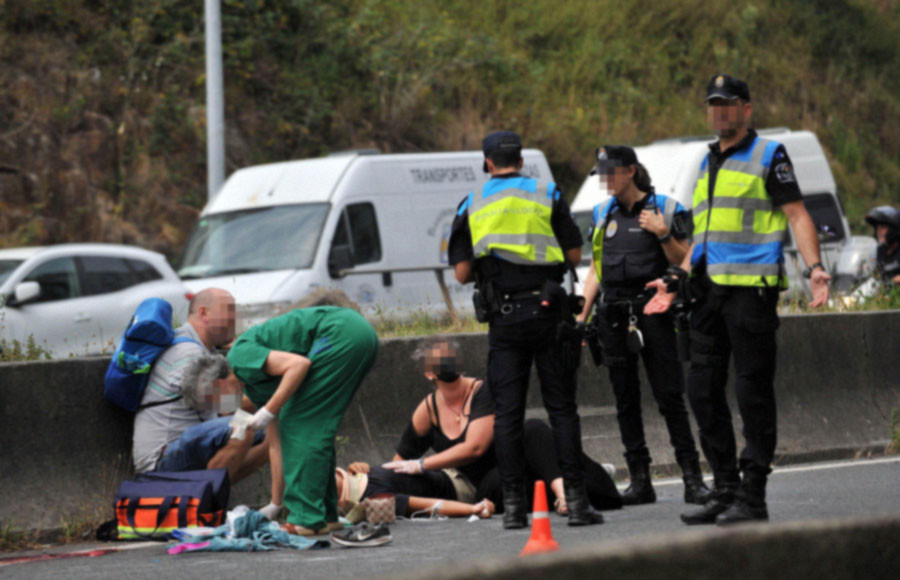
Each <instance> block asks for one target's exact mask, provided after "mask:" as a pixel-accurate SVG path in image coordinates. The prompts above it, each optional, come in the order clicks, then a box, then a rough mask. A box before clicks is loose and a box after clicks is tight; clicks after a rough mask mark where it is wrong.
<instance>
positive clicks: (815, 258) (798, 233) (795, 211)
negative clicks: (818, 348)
mask: <svg viewBox="0 0 900 580" xmlns="http://www.w3.org/2000/svg"><path fill="white" fill-rule="evenodd" d="M781 211H783V212H784V214H785V215H786V216H787V218H788V222H789V223H790V224H791V232H793V234H794V239H795V240H796V241H797V249H798V250H800V255H801V256H803V261H804V262H806V266H807V267H809V266H811V265H812V264H817V263H819V262H820V261H821V255H820V254H819V236H818V234H817V233H816V225H815V224H814V223H813V221H812V218H811V217H809V212H808V211H806V207H805V206H804V205H803V202H802V201H792V202H789V203H786V204H784V205H782V206H781ZM829 280H831V276H829V275H828V272H826V271H825V269H824V268H817V269H815V270H813V272H812V276H811V277H810V280H809V288H810V290H812V295H813V299H812V302H810V303H809V305H810V306H811V307H813V308H816V307H818V306H821V305H823V304H825V303H826V302H828V294H829V291H828V281H829Z"/></svg>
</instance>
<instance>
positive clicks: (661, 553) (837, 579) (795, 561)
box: [391, 517, 900, 580]
mask: <svg viewBox="0 0 900 580" xmlns="http://www.w3.org/2000/svg"><path fill="white" fill-rule="evenodd" d="M898 534H900V518H897V517H893V518H887V519H881V520H875V521H872V520H862V519H852V520H834V521H818V522H816V521H814V522H793V523H787V524H758V525H748V526H747V525H745V526H741V527H740V528H738V529H735V528H732V529H725V530H722V529H715V530H704V531H685V532H679V533H678V534H677V535H661V536H655V537H642V538H640V539H637V540H624V541H614V542H606V543H603V544H597V545H592V546H580V547H578V548H574V549H571V550H565V551H561V552H556V553H552V554H547V555H539V556H529V557H527V558H502V559H500V558H498V559H494V560H487V561H483V562H478V563H471V560H469V561H466V562H460V565H459V566H441V567H436V568H428V569H424V570H419V571H417V572H414V573H405V574H399V575H397V574H394V575H392V576H391V577H392V578H395V579H397V580H418V579H420V578H421V579H424V578H427V579H429V580H455V579H460V580H462V579H468V578H483V579H485V580H506V579H509V580H529V579H532V578H533V579H535V580H552V579H555V578H559V579H561V580H568V579H570V578H595V577H602V578H615V579H616V580H629V579H640V580H656V579H659V580H680V579H682V578H684V579H690V580H720V579H722V578H729V579H730V580H768V579H770V578H828V579H829V580H857V579H859V578H866V579H867V580H893V579H895V578H897V575H898V573H900V543H898V542H897V535H898Z"/></svg>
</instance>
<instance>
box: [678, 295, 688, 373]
mask: <svg viewBox="0 0 900 580" xmlns="http://www.w3.org/2000/svg"><path fill="white" fill-rule="evenodd" d="M675 344H676V346H677V348H678V360H680V361H681V362H690V361H691V313H690V312H689V311H688V309H687V307H686V305H684V304H679V305H677V306H676V310H675Z"/></svg>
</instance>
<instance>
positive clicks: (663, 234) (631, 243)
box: [578, 145, 712, 505]
mask: <svg viewBox="0 0 900 580" xmlns="http://www.w3.org/2000/svg"><path fill="white" fill-rule="evenodd" d="M591 174H592V175H593V174H599V175H600V186H601V188H605V189H606V190H607V191H608V192H609V194H610V196H611V197H610V199H609V200H606V201H604V202H602V203H599V204H597V206H596V207H595V208H594V225H593V229H592V233H591V245H592V249H593V253H592V255H593V258H592V259H591V270H590V272H588V274H587V276H586V278H585V281H584V299H585V305H584V310H583V311H582V313H581V314H580V315H579V317H578V319H579V321H584V320H586V319H587V317H588V315H589V314H590V311H591V309H592V308H593V306H594V302H595V301H596V302H597V313H596V315H595V317H594V319H592V321H591V323H592V324H593V325H595V326H596V328H597V330H598V333H599V335H600V339H601V342H602V344H603V348H604V353H605V356H604V358H605V362H606V365H607V367H609V380H610V382H611V383H612V387H613V393H614V394H615V396H616V419H617V421H618V423H619V432H620V433H621V436H622V444H623V445H624V446H625V461H626V463H627V464H628V471H629V472H630V474H631V485H629V486H628V489H626V490H625V492H624V493H623V494H622V503H624V504H625V505H635V504H642V503H652V502H655V501H656V492H655V491H654V489H653V483H652V481H651V477H650V452H649V450H648V449H647V442H646V439H645V437H644V423H643V419H642V417H641V383H640V380H639V379H638V356H640V357H641V358H642V359H643V360H644V368H645V369H646V371H647V379H648V380H649V382H650V386H651V388H652V390H653V396H654V398H655V399H656V403H657V405H658V406H659V412H660V413H661V414H662V416H663V418H664V419H665V421H666V428H667V429H668V431H669V439H670V441H671V442H672V447H674V449H675V460H676V461H677V462H678V465H679V466H680V467H681V471H682V475H683V478H684V500H685V501H686V502H688V503H697V504H703V503H705V502H706V501H708V500H709V499H711V495H712V494H711V492H710V490H709V489H708V488H707V487H706V485H704V483H703V477H702V473H701V471H700V456H699V454H698V453H697V446H696V444H695V443H694V436H693V435H692V434H691V424H690V420H689V419H688V413H687V408H686V407H685V404H684V370H683V369H682V366H681V362H680V361H679V360H678V350H677V348H676V342H675V323H674V319H673V317H672V315H671V314H669V313H663V314H656V315H653V316H645V315H644V312H643V309H644V304H646V303H647V301H648V300H649V298H650V297H651V296H652V294H653V292H652V291H651V290H647V289H646V288H645V287H644V286H645V285H646V284H647V282H650V281H651V280H654V279H656V278H659V277H660V276H663V275H664V274H665V273H666V269H667V268H668V267H669V265H670V263H671V264H680V263H681V261H682V260H683V259H684V256H685V253H686V252H687V248H688V243H687V240H686V238H687V231H686V224H685V221H686V213H687V212H686V211H685V209H684V207H683V206H682V205H681V204H680V203H678V202H677V201H675V200H674V199H673V198H671V197H668V196H666V195H662V194H657V193H656V192H655V191H654V189H653V185H652V184H651V183H650V175H649V174H648V173H647V169H646V168H645V167H644V166H643V165H641V164H640V163H639V162H638V159H637V155H636V154H635V152H634V149H632V148H631V147H623V146H614V145H607V146H606V147H601V148H600V149H598V150H597V165H596V166H595V167H594V170H593V171H592V172H591ZM601 286H602V290H603V292H602V297H599V298H600V300H599V301H598V300H597V298H598V294H599V292H598V290H599V289H600V288H601Z"/></svg>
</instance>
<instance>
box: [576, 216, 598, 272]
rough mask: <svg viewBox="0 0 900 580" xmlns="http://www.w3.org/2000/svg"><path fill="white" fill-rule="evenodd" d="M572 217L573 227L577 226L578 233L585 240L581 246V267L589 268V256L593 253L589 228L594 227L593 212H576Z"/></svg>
mask: <svg viewBox="0 0 900 580" xmlns="http://www.w3.org/2000/svg"><path fill="white" fill-rule="evenodd" d="M572 217H573V218H574V219H575V225H577V226H578V231H579V232H581V235H582V237H583V238H584V239H585V240H586V241H585V243H584V244H582V245H581V265H582V266H589V265H590V264H591V255H592V253H593V251H594V250H593V246H592V245H591V237H590V235H588V234H590V232H591V226H592V225H594V211H593V210H587V211H576V212H573V213H572Z"/></svg>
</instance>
